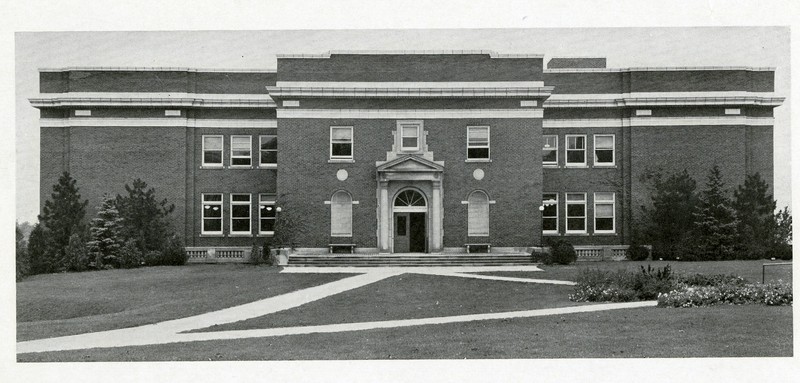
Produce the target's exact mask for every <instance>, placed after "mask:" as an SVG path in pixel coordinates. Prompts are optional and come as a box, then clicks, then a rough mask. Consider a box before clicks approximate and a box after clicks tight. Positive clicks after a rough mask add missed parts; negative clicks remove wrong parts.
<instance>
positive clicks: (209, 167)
mask: <svg viewBox="0 0 800 383" xmlns="http://www.w3.org/2000/svg"><path fill="white" fill-rule="evenodd" d="M200 169H225V167H224V166H222V165H200Z"/></svg>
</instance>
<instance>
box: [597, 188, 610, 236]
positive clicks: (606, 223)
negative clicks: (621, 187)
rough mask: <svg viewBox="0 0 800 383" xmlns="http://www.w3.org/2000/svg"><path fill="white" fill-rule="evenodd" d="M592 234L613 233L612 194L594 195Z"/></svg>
mask: <svg viewBox="0 0 800 383" xmlns="http://www.w3.org/2000/svg"><path fill="white" fill-rule="evenodd" d="M594 232H595V233H613V232H614V193H594Z"/></svg>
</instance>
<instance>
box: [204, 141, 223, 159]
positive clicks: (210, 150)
mask: <svg viewBox="0 0 800 383" xmlns="http://www.w3.org/2000/svg"><path fill="white" fill-rule="evenodd" d="M222 145H223V144H222V136H203V166H222Z"/></svg>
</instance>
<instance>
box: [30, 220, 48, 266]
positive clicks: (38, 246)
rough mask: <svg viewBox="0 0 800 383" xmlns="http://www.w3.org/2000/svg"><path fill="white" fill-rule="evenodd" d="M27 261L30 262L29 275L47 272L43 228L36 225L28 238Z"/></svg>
mask: <svg viewBox="0 0 800 383" xmlns="http://www.w3.org/2000/svg"><path fill="white" fill-rule="evenodd" d="M28 259H29V260H30V269H29V271H30V274H41V273H46V272H47V241H46V240H45V233H44V228H42V225H41V224H38V223H37V224H36V225H34V226H33V230H31V235H30V236H29V237H28Z"/></svg>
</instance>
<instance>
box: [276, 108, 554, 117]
mask: <svg viewBox="0 0 800 383" xmlns="http://www.w3.org/2000/svg"><path fill="white" fill-rule="evenodd" d="M277 112H278V118H353V119H420V118H454V119H455V118H459V119H461V118H542V117H544V110H543V109H541V108H536V109H278V111H277Z"/></svg>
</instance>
